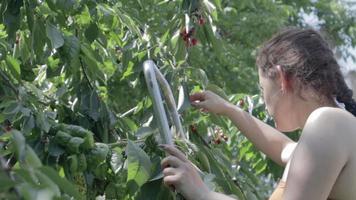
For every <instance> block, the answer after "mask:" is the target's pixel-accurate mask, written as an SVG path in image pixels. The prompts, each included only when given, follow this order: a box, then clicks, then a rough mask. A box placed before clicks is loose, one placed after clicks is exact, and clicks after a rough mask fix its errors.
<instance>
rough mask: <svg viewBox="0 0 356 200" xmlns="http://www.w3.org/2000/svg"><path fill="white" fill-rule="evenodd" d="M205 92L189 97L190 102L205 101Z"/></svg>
mask: <svg viewBox="0 0 356 200" xmlns="http://www.w3.org/2000/svg"><path fill="white" fill-rule="evenodd" d="M205 97H206V96H205V92H197V93H194V94H192V95H190V96H189V100H190V101H191V102H195V101H204V100H205Z"/></svg>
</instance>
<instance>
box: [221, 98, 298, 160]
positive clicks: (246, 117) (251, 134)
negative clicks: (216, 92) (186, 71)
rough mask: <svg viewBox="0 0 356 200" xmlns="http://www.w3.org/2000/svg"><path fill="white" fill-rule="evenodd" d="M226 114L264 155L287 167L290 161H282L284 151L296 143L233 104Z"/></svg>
mask: <svg viewBox="0 0 356 200" xmlns="http://www.w3.org/2000/svg"><path fill="white" fill-rule="evenodd" d="M227 106H228V107H229V109H227V112H226V113H225V116H227V117H228V118H229V119H230V120H231V121H232V122H233V123H234V124H235V126H237V127H238V128H239V129H240V130H241V132H242V133H243V134H244V135H245V136H246V137H247V138H248V139H249V140H250V141H251V142H252V143H253V144H254V145H255V146H256V147H257V148H258V149H259V150H260V151H262V152H263V153H265V154H266V155H267V156H268V157H270V158H271V159H272V160H273V161H275V162H276V163H278V164H280V165H285V164H286V163H287V162H288V160H282V158H281V154H282V151H283V149H284V148H285V147H286V146H287V145H288V144H290V143H294V141H293V140H291V139H289V138H288V137H287V136H285V135H284V134H283V133H281V132H279V131H278V130H276V129H275V128H273V127H272V126H270V125H268V124H266V123H264V122H263V121H261V120H259V119H257V118H256V117H254V116H252V115H250V114H249V113H247V112H245V111H243V110H242V109H240V108H238V107H237V106H234V105H232V104H229V105H227Z"/></svg>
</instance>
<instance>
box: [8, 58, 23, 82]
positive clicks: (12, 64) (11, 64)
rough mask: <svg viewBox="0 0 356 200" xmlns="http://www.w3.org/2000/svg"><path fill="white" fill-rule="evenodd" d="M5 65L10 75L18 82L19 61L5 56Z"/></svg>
mask: <svg viewBox="0 0 356 200" xmlns="http://www.w3.org/2000/svg"><path fill="white" fill-rule="evenodd" d="M6 64H7V67H8V68H9V69H10V71H11V74H12V75H13V76H14V77H15V78H16V79H17V80H20V77H21V69H20V61H18V60H17V59H16V58H14V57H12V56H9V55H7V56H6Z"/></svg>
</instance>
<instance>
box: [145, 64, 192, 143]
mask: <svg viewBox="0 0 356 200" xmlns="http://www.w3.org/2000/svg"><path fill="white" fill-rule="evenodd" d="M143 72H144V74H145V79H146V83H147V87H148V91H149V93H150V96H151V98H152V100H153V108H154V111H155V114H156V117H157V119H158V122H159V129H160V133H161V136H162V138H163V140H164V142H165V143H166V144H173V141H172V134H171V132H170V130H169V125H168V120H167V115H166V112H165V109H164V107H163V101H162V96H161V93H160V88H159V85H160V86H161V87H162V92H163V95H164V98H165V100H166V101H165V102H166V103H167V106H168V110H169V113H170V115H171V117H172V119H173V123H174V126H175V128H176V130H177V133H178V136H179V137H181V138H183V139H184V140H185V135H184V132H183V127H182V124H181V122H180V119H179V115H178V112H177V108H176V103H175V100H174V97H173V94H172V90H171V88H170V87H169V84H168V82H167V80H166V79H165V78H164V76H163V75H162V73H161V72H160V71H159V69H158V68H157V66H156V65H155V63H154V62H153V61H152V60H147V61H145V62H144V63H143ZM157 80H158V82H157ZM158 83H159V85H158Z"/></svg>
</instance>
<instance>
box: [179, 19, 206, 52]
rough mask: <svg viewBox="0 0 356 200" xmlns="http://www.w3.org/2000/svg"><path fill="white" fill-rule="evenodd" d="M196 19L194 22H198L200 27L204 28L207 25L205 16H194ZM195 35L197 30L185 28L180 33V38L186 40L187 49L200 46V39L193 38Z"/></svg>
mask: <svg viewBox="0 0 356 200" xmlns="http://www.w3.org/2000/svg"><path fill="white" fill-rule="evenodd" d="M193 19H195V20H194V21H196V23H197V24H198V25H199V26H202V25H204V24H205V19H204V17H203V16H201V15H196V16H194V18H193ZM194 33H195V28H194V27H192V28H190V29H189V30H187V29H186V28H183V29H182V30H181V32H180V36H181V37H182V39H183V40H184V43H185V46H186V47H192V46H195V45H197V44H198V39H197V38H195V37H193V36H194Z"/></svg>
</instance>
